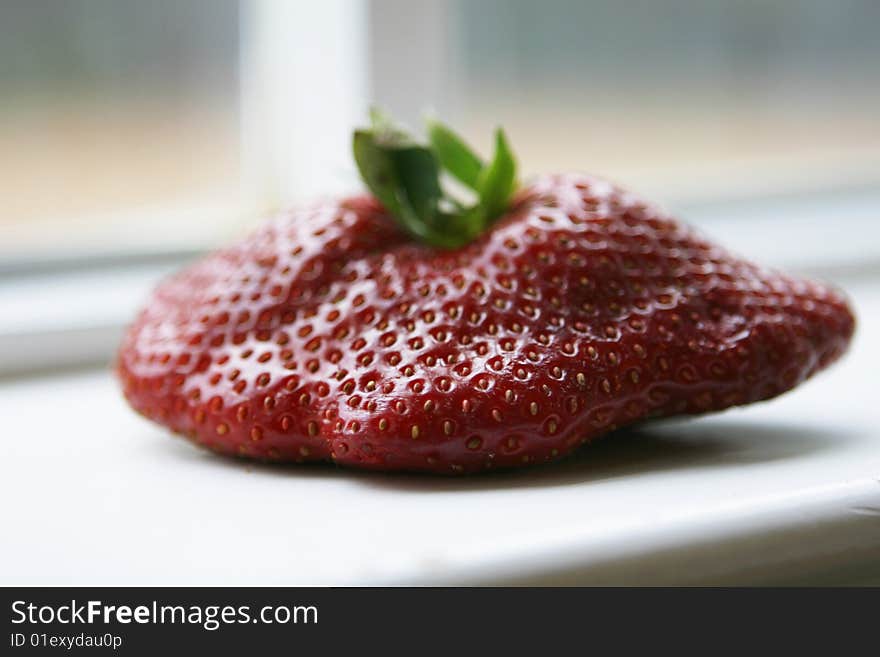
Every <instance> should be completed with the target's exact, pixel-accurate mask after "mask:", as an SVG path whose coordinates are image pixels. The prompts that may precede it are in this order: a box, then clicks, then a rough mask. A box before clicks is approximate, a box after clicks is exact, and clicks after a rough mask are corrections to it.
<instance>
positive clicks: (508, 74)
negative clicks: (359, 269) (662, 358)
mask: <svg viewBox="0 0 880 657" xmlns="http://www.w3.org/2000/svg"><path fill="white" fill-rule="evenodd" d="M878 28H880V3H877V2H875V1H873V0H839V1H837V2H833V3H830V2H825V1H822V0H762V1H758V0H654V1H651V2H648V1H643V2H641V1H636V2H626V3H620V2H611V1H595V0H594V1H588V0H545V1H544V2H541V3H535V2H528V1H526V0H484V1H481V2H465V1H464V0H445V1H444V0H415V1H405V0H326V1H324V2H321V3H307V2H283V1H274V0H255V1H252V2H236V1H234V0H187V1H186V2H179V1H176V0H152V1H151V2H136V1H134V0H129V1H123V0H67V1H65V2H61V1H51V0H4V2H3V3H2V4H0V174H2V175H0V199H2V200H0V204H2V205H0V210H2V212H0V235H2V239H0V276H2V278H0V307H2V308H4V311H3V313H2V314H0V371H4V370H8V371H13V370H16V369H18V368H21V367H32V366H33V365H34V364H39V363H41V362H43V361H46V362H48V363H50V364H52V365H56V364H58V363H59V362H68V361H71V362H72V361H83V362H85V361H89V362H91V361H93V360H95V359H107V358H109V355H110V354H111V352H112V345H113V344H114V340H115V337H116V336H118V332H119V330H120V329H121V326H122V325H123V324H124V322H125V321H126V320H127V319H128V318H129V317H130V316H131V314H132V313H133V312H134V310H135V308H136V307H137V304H138V303H139V301H140V300H141V299H142V298H143V295H144V294H145V293H146V290H147V289H149V287H150V286H151V285H152V284H153V283H154V282H155V280H156V279H157V278H158V277H160V276H161V275H163V274H164V273H165V272H167V271H168V270H169V269H171V268H173V267H176V266H178V265H179V264H180V263H181V262H184V261H186V260H187V259H189V258H192V257H194V256H195V255H197V254H198V253H200V252H202V251H204V250H206V249H209V248H211V247H213V246H215V245H217V244H219V243H222V242H223V241H224V240H228V239H230V238H231V237H232V236H234V235H236V234H238V233H240V232H242V231H244V230H246V229H247V228H248V227H249V226H251V225H253V223H254V222H256V221H258V220H259V218H260V217H261V216H263V215H264V214H265V213H266V212H269V211H271V210H272V209H273V208H276V207H278V206H281V205H284V204H287V203H292V202H296V201H297V200H300V199H307V198H310V197H313V196H315V195H321V194H331V193H339V192H342V191H346V190H353V189H357V188H358V182H357V179H356V176H355V171H354V168H353V165H352V162H351V159H350V154H349V135H350V132H351V129H352V127H353V126H354V125H356V124H358V123H360V122H362V121H363V120H364V117H365V114H366V108H367V106H368V105H369V104H370V103H373V102H375V103H379V104H381V105H383V106H384V107H386V108H387V109H388V110H390V111H391V112H392V113H393V114H395V115H396V116H398V117H400V118H402V119H403V120H404V122H406V123H408V124H409V125H410V126H412V127H418V123H419V122H420V120H421V117H422V116H423V114H424V112H425V111H433V112H436V113H437V114H439V115H440V116H442V117H443V118H445V119H447V120H448V121H449V122H450V123H452V124H453V125H455V126H458V127H459V128H460V129H461V131H462V132H463V133H465V135H466V136H467V137H468V138H469V139H471V140H472V141H473V143H475V144H477V145H478V146H480V147H482V148H483V149H484V150H485V149H486V147H487V146H488V140H489V135H490V134H491V129H492V127H493V126H495V125H497V124H503V125H504V126H505V127H506V128H507V129H508V131H509V133H510V136H511V139H512V143H513V144H514V146H515V149H516V152H517V154H518V156H519V159H520V161H521V166H522V169H523V171H524V172H525V173H526V174H530V173H535V172H541V171H552V170H565V169H578V170H585V171H589V172H593V173H599V174H602V175H606V176H609V177H611V178H613V179H615V180H617V181H619V182H622V183H624V184H625V185H627V186H629V187H632V188H634V189H637V190H639V191H641V192H642V193H644V194H645V195H647V196H649V197H651V198H654V199H657V200H659V201H661V202H663V203H665V204H666V205H667V206H670V207H671V208H672V209H674V210H676V211H678V212H680V213H681V214H682V215H683V216H685V218H687V219H688V220H689V221H691V222H693V223H697V224H699V225H701V226H703V227H704V229H705V230H707V232H709V233H712V234H715V235H717V236H719V237H721V238H723V239H725V240H727V241H728V242H729V243H731V242H732V246H733V247H734V248H736V249H739V250H740V251H744V252H746V253H747V254H748V255H751V256H753V257H755V258H756V259H761V258H770V260H771V261H772V262H774V264H780V265H784V266H789V267H794V268H796V269H800V270H804V271H808V273H813V272H816V273H819V274H821V275H826V276H828V275H830V276H831V277H832V278H834V277H835V276H837V275H838V274H839V273H840V272H844V273H852V270H853V268H854V267H859V268H860V269H859V271H862V270H864V268H865V267H866V266H868V267H870V266H871V265H872V263H874V262H875V261H876V260H877V256H878V255H880V229H878V228H877V221H876V218H877V216H878V210H880V119H878V117H880V39H878V38H877V36H876V35H877V31H878ZM795 234H796V235H797V236H798V237H797V239H792V238H791V236H792V235H795ZM856 234H858V238H856V237H854V236H855V235H856ZM872 271H873V270H872ZM59 332H61V333H59ZM59 335H64V336H65V339H64V340H61V341H59V339H58V336H59ZM40 336H42V337H40ZM43 338H45V342H41V340H42V339H43ZM59 345H60V347H59ZM31 352H34V353H31Z"/></svg>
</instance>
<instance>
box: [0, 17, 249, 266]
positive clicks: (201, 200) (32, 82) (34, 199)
mask: <svg viewBox="0 0 880 657" xmlns="http://www.w3.org/2000/svg"><path fill="white" fill-rule="evenodd" d="M238 61H239V7H238V3H237V2H235V1H233V0H187V1H186V2H179V1H178V0H149V1H148V2H135V1H119V0H67V1H65V2H58V1H54V0H4V2H3V3H2V4H0V98H2V102H0V199H2V214H0V231H2V234H3V238H2V240H0V261H2V260H4V259H16V258H20V257H22V256H27V255H29V254H34V255H39V254H47V253H50V254H56V253H62V254H63V253H69V252H71V251H77V250H78V249H83V250H87V251H92V250H95V249H99V250H103V249H111V250H112V249H114V248H123V247H125V248H134V247H138V246H142V245H147V246H149V247H153V246H156V245H167V244H169V243H170V237H171V234H172V233H174V232H175V231H176V232H177V233H178V234H182V235H193V234H196V233H197V232H198V231H200V230H204V228H205V225H206V224H207V225H208V226H210V222H211V218H212V213H214V212H215V211H216V210H217V209H218V208H223V207H229V206H230V204H234V203H235V202H237V198H236V196H237V194H238V177H239V171H238V169H239V142H238V140H239V137H238V134H239V131H238V117H237V114H238V80H237V76H238ZM172 228H173V230H172Z"/></svg>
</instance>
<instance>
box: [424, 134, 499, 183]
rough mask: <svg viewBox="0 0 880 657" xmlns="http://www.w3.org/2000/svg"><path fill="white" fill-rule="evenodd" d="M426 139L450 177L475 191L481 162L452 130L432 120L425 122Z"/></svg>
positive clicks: (481, 165) (482, 165)
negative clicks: (426, 128) (426, 129)
mask: <svg viewBox="0 0 880 657" xmlns="http://www.w3.org/2000/svg"><path fill="white" fill-rule="evenodd" d="M427 126H428V139H429V140H430V142H431V146H432V147H433V149H434V153H436V155H437V158H438V159H439V160H440V164H441V165H442V167H443V168H444V169H446V170H447V171H448V172H449V173H450V174H452V176H454V177H455V178H457V179H458V180H459V181H460V182H461V183H463V184H464V185H467V186H468V187H470V188H471V189H473V190H476V189H477V184H478V181H479V178H480V172H481V171H482V170H483V167H484V166H485V165H484V163H483V160H482V159H481V158H480V157H479V156H478V155H477V154H476V153H474V152H473V151H472V150H471V149H470V147H469V146H468V145H467V144H466V143H465V142H464V140H462V139H461V137H459V136H458V135H457V134H455V133H454V132H453V131H452V130H450V129H449V128H447V127H446V126H445V125H443V124H442V123H439V122H438V121H434V120H430V119H429V120H428V121H427Z"/></svg>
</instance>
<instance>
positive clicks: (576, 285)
mask: <svg viewBox="0 0 880 657" xmlns="http://www.w3.org/2000/svg"><path fill="white" fill-rule="evenodd" d="M853 330H854V319H853V315H852V313H851V311H850V309H849V308H848V306H847V302H846V300H845V299H844V298H843V297H842V296H841V295H840V294H839V293H837V292H836V291H834V290H832V289H829V288H828V287H826V286H823V285H820V284H816V283H811V282H806V281H800V280H796V279H793V278H789V277H786V276H784V275H781V274H778V273H775V272H772V271H768V270H765V269H761V268H759V267H757V266H755V265H752V264H750V263H748V262H745V261H743V260H740V259H738V258H735V257H733V256H731V255H730V254H728V253H727V252H725V251H724V250H722V249H720V248H718V247H716V246H714V245H712V244H710V243H709V242H707V241H705V240H704V239H702V238H701V237H699V236H698V235H696V234H695V233H694V232H693V231H691V230H690V229H689V228H687V227H686V226H683V225H682V224H680V223H678V222H676V221H674V220H673V219H671V218H669V217H668V216H667V215H665V214H664V213H662V212H661V211H660V210H658V209H656V208H654V207H652V206H650V205H648V204H646V203H644V202H643V201H641V200H640V199H638V198H637V197H636V196H634V195H632V194H630V193H627V192H625V191H623V190H620V189H618V188H616V187H614V186H612V185H610V184H608V183H606V182H604V181H602V180H599V179H596V178H591V177H587V176H580V175H560V176H550V177H546V178H542V179H539V180H538V181H536V182H535V183H534V184H532V185H531V186H529V187H528V188H526V189H525V190H523V191H522V192H521V193H520V195H519V196H518V197H517V199H516V201H515V203H514V205H513V207H512V208H511V210H510V211H509V213H508V214H507V215H506V216H505V217H502V218H501V219H500V220H499V221H498V222H497V223H496V224H495V225H494V226H493V227H492V229H491V230H490V231H489V232H488V233H486V234H484V235H483V236H481V237H480V238H478V239H477V240H476V241H474V242H473V243H471V244H469V245H468V246H465V247H463V248H461V249H458V250H456V251H440V250H435V249H431V248H428V247H425V246H421V245H418V244H416V243H414V242H412V241H411V240H410V239H409V238H408V237H407V236H406V235H404V234H403V233H402V232H401V231H400V230H399V229H398V228H397V227H396V225H395V224H394V222H393V221H391V220H390V218H389V217H388V216H387V215H386V214H385V212H384V210H383V209H382V208H381V207H380V206H379V205H378V204H377V203H376V202H375V201H373V200H372V199H370V198H367V197H357V198H352V199H347V200H344V201H342V202H339V203H326V204H324V205H319V206H315V207H312V208H308V209H303V210H299V211H294V212H291V213H289V214H286V215H283V216H280V217H278V218H276V219H274V220H272V221H270V222H268V223H267V224H265V226H263V227H262V228H261V229H260V230H258V231H257V232H256V233H254V234H253V235H252V236H250V237H249V238H248V239H246V240H244V241H243V242H241V243H240V244H238V245H235V246H233V247H231V248H228V249H226V250H224V251H221V252H218V253H216V254H214V255H211V256H209V257H207V258H206V259H204V260H202V261H201V262H198V263H196V264H195V265H193V266H191V267H190V268H189V269H187V270H185V271H183V272H181V273H180V274H178V275H176V276H174V277H172V278H170V279H169V280H167V281H165V282H164V283H163V284H162V285H161V286H160V287H159V288H158V290H157V291H156V292H155V294H154V296H153V298H152V299H151V300H150V302H149V304H148V305H147V307H146V309H145V310H144V311H143V313H142V314H141V315H140V316H139V318H138V319H137V320H136V322H135V323H134V325H133V326H132V327H131V328H130V329H129V331H128V332H127V335H126V337H125V340H124V343H123V346H122V348H121V350H120V354H119V361H118V371H119V375H120V378H121V381H122V383H123V388H124V392H125V395H126V397H127V398H128V400H129V402H130V403H131V404H132V406H134V408H135V409H137V410H138V411H139V412H141V413H142V414H144V415H146V416H147V417H149V418H151V419H153V420H155V421H157V422H160V423H161V424H164V425H166V426H168V427H169V428H170V429H172V430H173V431H175V432H178V433H181V434H184V435H187V436H189V437H191V438H192V439H193V440H195V441H196V442H198V443H200V444H203V445H205V446H207V447H209V448H211V449H214V450H216V451H219V452H223V453H227V454H240V455H244V456H248V457H255V458H260V459H269V460H279V461H297V462H301V461H314V460H318V461H320V460H331V459H332V460H334V461H336V462H337V463H339V464H344V465H349V466H356V467H363V468H374V469H382V470H408V471H430V472H438V473H447V474H454V473H463V472H476V471H482V470H488V469H492V468H498V467H509V466H517V465H523V464H529V463H540V462H544V461H547V460H549V459H552V458H555V457H559V456H562V455H564V454H567V453H569V452H570V451H572V450H573V449H575V448H576V447H577V446H578V445H580V444H582V443H584V442H587V441H589V440H591V439H593V438H595V437H597V436H599V435H601V434H603V433H606V432H608V431H610V430H612V429H614V428H616V427H620V426H624V425H627V424H630V423H633V422H636V421H639V420H642V419H645V418H647V417H655V416H666V415H674V414H683V413H704V412H707V411H715V410H721V409H724V408H728V407H730V406H736V405H741V404H747V403H750V402H754V401H758V400H762V399H768V398H770V397H774V396H776V395H779V394H780V393H782V392H785V391H786V390H789V389H791V388H792V387H794V386H795V385H797V384H798V383H800V382H801V381H803V380H804V379H806V378H807V377H809V376H811V375H812V374H813V373H815V372H816V371H818V370H820V369H822V368H823V367H825V366H827V365H828V364H830V363H831V362H832V361H834V360H835V359H837V358H838V357H839V356H840V355H841V354H842V353H843V352H844V351H845V349H846V347H847V345H848V342H849V340H850V337H851V336H852V333H853Z"/></svg>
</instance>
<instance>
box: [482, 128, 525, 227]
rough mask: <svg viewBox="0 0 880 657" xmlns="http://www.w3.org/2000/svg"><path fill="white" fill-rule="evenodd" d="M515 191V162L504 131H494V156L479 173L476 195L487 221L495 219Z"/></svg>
mask: <svg viewBox="0 0 880 657" xmlns="http://www.w3.org/2000/svg"><path fill="white" fill-rule="evenodd" d="M515 189H516V160H514V158H513V153H512V152H511V150H510V146H509V145H508V143H507V137H506V136H505V134H504V130H502V129H501V128H498V129H497V130H496V131H495V154H494V156H493V157H492V162H491V163H490V164H489V166H488V167H486V168H485V169H483V171H482V172H481V173H480V179H479V180H478V181H477V193H478V194H479V196H480V205H481V206H482V207H483V210H484V212H485V213H486V217H487V219H488V220H490V221H491V220H492V219H495V218H496V217H498V215H500V214H501V213H502V212H504V210H506V209H507V205H508V203H509V202H510V197H511V196H512V195H513V192H514V190H515Z"/></svg>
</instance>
